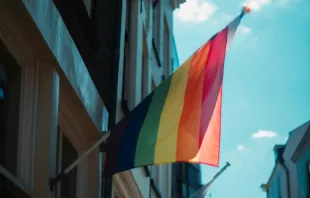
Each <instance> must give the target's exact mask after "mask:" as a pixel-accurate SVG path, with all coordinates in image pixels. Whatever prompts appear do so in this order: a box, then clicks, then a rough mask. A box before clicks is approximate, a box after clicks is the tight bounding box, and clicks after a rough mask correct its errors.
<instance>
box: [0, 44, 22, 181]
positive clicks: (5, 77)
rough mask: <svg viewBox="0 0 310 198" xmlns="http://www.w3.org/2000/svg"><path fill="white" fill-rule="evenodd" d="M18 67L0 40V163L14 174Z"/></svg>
mask: <svg viewBox="0 0 310 198" xmlns="http://www.w3.org/2000/svg"><path fill="white" fill-rule="evenodd" d="M19 94H20V67H19V66H18V65H17V63H16V61H15V60H14V58H13V57H12V56H11V54H10V53H9V52H8V50H7V49H6V47H5V46H4V45H3V43H1V42H0V165H1V166H3V167H4V168H5V169H6V170H7V171H9V172H10V173H11V174H13V175H16V168H17V152H18V151H17V150H18V129H19V124H18V123H19V122H18V121H19V101H20V100H19V98H20V95H19Z"/></svg>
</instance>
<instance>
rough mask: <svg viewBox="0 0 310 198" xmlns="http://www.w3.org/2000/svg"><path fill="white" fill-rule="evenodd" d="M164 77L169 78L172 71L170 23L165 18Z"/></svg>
mask: <svg viewBox="0 0 310 198" xmlns="http://www.w3.org/2000/svg"><path fill="white" fill-rule="evenodd" d="M164 21H165V22H164V75H165V76H166V77H167V76H169V75H170V71H171V65H170V64H171V61H170V60H171V59H170V58H171V56H170V49H171V39H170V36H171V35H170V31H169V27H168V22H167V19H166V17H165V20H164Z"/></svg>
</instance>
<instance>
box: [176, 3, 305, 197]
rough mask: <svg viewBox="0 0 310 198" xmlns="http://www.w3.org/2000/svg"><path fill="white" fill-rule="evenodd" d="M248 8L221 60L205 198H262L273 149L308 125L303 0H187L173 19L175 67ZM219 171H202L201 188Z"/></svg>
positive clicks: (211, 172)
mask: <svg viewBox="0 0 310 198" xmlns="http://www.w3.org/2000/svg"><path fill="white" fill-rule="evenodd" d="M244 3H246V4H247V5H249V6H251V8H252V13H251V14H250V15H247V16H245V17H244V19H243V20H242V22H241V25H240V26H239V29H238V32H237V34H236V35H235V38H234V40H233V43H232V45H231V47H230V49H229V51H228V54H227V55H226V63H225V74H224V90H223V115H222V137H221V138H222V139H221V141H222V142H221V160H220V167H222V166H223V165H225V163H226V161H229V162H231V164H232V166H231V167H230V168H229V169H228V170H227V171H226V172H225V173H224V174H223V175H222V176H221V177H220V178H219V179H218V180H217V181H216V182H215V183H214V184H213V186H212V188H211V189H210V190H211V193H212V198H225V197H238V198H249V197H251V198H262V197H266V195H265V193H263V192H262V190H261V189H260V188H259V186H260V184H262V183H264V182H266V181H267V179H268V177H269V175H270V173H271V170H272V167H273V165H274V155H273V151H272V148H273V146H274V144H281V143H285V141H286V139H287V137H288V133H289V132H290V131H291V130H293V129H294V128H296V127H298V126H300V125H302V124H303V123H305V122H306V121H308V120H310V88H309V87H310V37H309V36H307V35H310V1H308V0H248V1H247V2H245V1H242V0H229V1H228V0H206V1H205V0H187V3H185V4H183V5H182V6H181V8H180V9H178V10H176V11H175V13H174V36H175V39H176V45H177V49H178V53H179V59H180V63H182V62H183V61H184V60H186V59H187V58H188V57H189V56H190V55H191V54H192V53H193V52H194V51H195V50H196V49H197V48H198V47H200V46H201V45H202V44H203V43H204V42H205V41H207V40H208V39H209V38H210V37H211V36H212V35H213V34H214V33H216V32H218V31H219V30H220V29H222V28H223V27H224V26H226V25H227V24H228V23H229V22H230V21H231V20H232V19H233V18H234V17H235V16H237V15H238V14H239V13H240V10H241V8H242V5H243V4H244ZM218 170H219V169H218V168H214V167H209V166H202V175H203V176H202V177H203V182H206V181H207V180H208V179H210V178H211V177H212V176H213V175H214V174H215V173H216V172H217V171H218Z"/></svg>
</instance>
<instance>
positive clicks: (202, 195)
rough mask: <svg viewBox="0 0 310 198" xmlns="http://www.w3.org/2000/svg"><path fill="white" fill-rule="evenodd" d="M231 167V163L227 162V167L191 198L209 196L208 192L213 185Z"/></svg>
mask: <svg viewBox="0 0 310 198" xmlns="http://www.w3.org/2000/svg"><path fill="white" fill-rule="evenodd" d="M229 166H230V163H229V162H226V165H225V166H224V167H223V168H222V169H221V170H220V171H219V172H218V173H216V174H215V175H214V176H213V178H212V179H211V180H210V181H209V182H208V183H206V184H205V185H204V186H203V187H201V188H200V189H199V190H197V191H196V192H195V193H194V194H193V195H192V196H191V198H203V197H205V195H206V194H207V191H208V189H209V187H210V186H211V184H212V183H213V182H214V181H215V180H216V179H217V178H218V177H219V176H220V175H221V174H222V173H223V172H224V171H225V170H226V169H227V168H228V167H229Z"/></svg>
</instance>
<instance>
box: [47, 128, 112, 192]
mask: <svg viewBox="0 0 310 198" xmlns="http://www.w3.org/2000/svg"><path fill="white" fill-rule="evenodd" d="M109 136H110V131H108V132H106V133H104V134H103V135H102V137H101V138H100V139H99V140H98V141H97V142H96V143H95V144H93V145H92V146H91V147H90V148H89V149H88V150H87V151H85V152H84V153H83V154H82V155H80V156H79V157H78V158H77V159H76V160H75V161H74V162H73V163H72V164H71V165H70V166H68V168H66V169H65V170H64V171H61V172H60V173H59V174H58V175H57V176H56V177H55V178H52V179H51V180H50V191H51V192H52V191H53V188H54V187H55V186H56V184H57V183H58V182H60V181H61V180H62V178H63V177H65V176H66V175H68V174H69V173H70V172H71V171H72V170H73V169H74V168H75V167H76V166H77V165H78V164H79V162H80V161H82V160H83V159H84V158H86V157H87V156H88V155H89V154H90V153H91V152H92V151H94V150H95V149H96V148H97V147H98V146H100V144H102V143H103V142H104V141H106V140H107V138H108V137H109Z"/></svg>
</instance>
